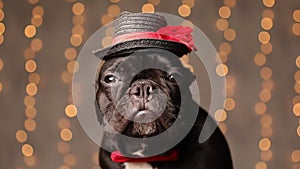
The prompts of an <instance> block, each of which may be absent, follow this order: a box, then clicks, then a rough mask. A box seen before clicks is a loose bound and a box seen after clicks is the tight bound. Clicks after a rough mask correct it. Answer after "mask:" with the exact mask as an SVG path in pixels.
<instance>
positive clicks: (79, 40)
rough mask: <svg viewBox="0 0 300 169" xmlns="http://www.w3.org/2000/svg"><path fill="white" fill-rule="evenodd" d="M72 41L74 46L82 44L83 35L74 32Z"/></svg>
mask: <svg viewBox="0 0 300 169" xmlns="http://www.w3.org/2000/svg"><path fill="white" fill-rule="evenodd" d="M70 43H71V44H72V45H73V46H80V45H81V43H82V36H81V35H79V34H73V35H72V36H71V38H70Z"/></svg>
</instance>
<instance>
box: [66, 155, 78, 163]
mask: <svg viewBox="0 0 300 169" xmlns="http://www.w3.org/2000/svg"><path fill="white" fill-rule="evenodd" d="M64 163H65V164H67V165H68V166H74V165H75V164H76V158H75V156H74V155H73V154H66V155H64Z"/></svg>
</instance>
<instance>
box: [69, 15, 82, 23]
mask: <svg viewBox="0 0 300 169" xmlns="http://www.w3.org/2000/svg"><path fill="white" fill-rule="evenodd" d="M72 22H73V24H74V25H82V24H83V23H84V17H83V16H82V15H74V16H73V19H72Z"/></svg>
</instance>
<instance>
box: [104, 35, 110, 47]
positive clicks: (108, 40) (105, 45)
mask: <svg viewBox="0 0 300 169" xmlns="http://www.w3.org/2000/svg"><path fill="white" fill-rule="evenodd" d="M110 45H112V37H111V36H105V37H104V38H103V39H102V46H103V47H107V46H110Z"/></svg>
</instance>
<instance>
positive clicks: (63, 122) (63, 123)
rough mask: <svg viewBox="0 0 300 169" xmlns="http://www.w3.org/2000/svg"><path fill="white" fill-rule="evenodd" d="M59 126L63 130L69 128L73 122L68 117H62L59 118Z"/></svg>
mask: <svg viewBox="0 0 300 169" xmlns="http://www.w3.org/2000/svg"><path fill="white" fill-rule="evenodd" d="M57 125H58V128H60V129H61V130H62V129H65V128H66V129H68V128H70V127H71V122H70V120H69V119H66V118H60V119H59V120H58V124H57Z"/></svg>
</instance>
